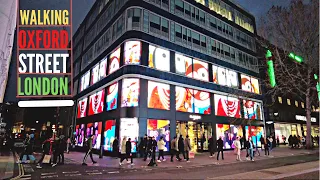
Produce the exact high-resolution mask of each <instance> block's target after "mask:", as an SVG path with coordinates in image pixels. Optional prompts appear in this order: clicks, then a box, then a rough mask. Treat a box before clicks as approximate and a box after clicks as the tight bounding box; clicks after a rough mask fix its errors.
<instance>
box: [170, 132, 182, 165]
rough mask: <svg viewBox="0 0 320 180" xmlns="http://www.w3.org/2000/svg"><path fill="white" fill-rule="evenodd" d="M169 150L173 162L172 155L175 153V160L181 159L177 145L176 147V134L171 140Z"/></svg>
mask: <svg viewBox="0 0 320 180" xmlns="http://www.w3.org/2000/svg"><path fill="white" fill-rule="evenodd" d="M170 152H171V162H173V156H174V155H176V158H177V160H179V161H181V159H180V157H179V152H178V147H177V136H174V138H173V139H172V140H171V143H170Z"/></svg>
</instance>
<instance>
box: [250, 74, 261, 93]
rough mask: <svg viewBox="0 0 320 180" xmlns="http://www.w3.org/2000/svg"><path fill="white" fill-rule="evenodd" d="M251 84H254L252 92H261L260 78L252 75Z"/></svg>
mask: <svg viewBox="0 0 320 180" xmlns="http://www.w3.org/2000/svg"><path fill="white" fill-rule="evenodd" d="M251 86H252V92H253V93H256V94H260V88H259V87H260V86H259V80H258V79H256V78H253V77H251Z"/></svg>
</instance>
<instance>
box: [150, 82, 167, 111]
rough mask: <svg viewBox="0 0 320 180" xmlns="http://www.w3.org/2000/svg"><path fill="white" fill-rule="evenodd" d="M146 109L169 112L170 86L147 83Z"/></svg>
mask: <svg viewBox="0 0 320 180" xmlns="http://www.w3.org/2000/svg"><path fill="white" fill-rule="evenodd" d="M148 108H155V109H163V110H170V85H169V84H163V83H157V82H153V81H148Z"/></svg>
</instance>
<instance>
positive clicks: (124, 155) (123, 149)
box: [119, 137, 129, 166]
mask: <svg viewBox="0 0 320 180" xmlns="http://www.w3.org/2000/svg"><path fill="white" fill-rule="evenodd" d="M126 143H127V138H126V137H124V138H123V139H122V142H121V150H120V151H121V152H120V153H121V156H120V162H119V165H120V166H122V161H123V160H124V159H126V160H127V163H129V161H128V157H127V150H126V148H127V147H126Z"/></svg>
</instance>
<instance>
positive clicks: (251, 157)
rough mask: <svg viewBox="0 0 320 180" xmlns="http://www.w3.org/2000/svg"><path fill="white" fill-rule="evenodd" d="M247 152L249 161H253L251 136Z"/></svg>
mask: <svg viewBox="0 0 320 180" xmlns="http://www.w3.org/2000/svg"><path fill="white" fill-rule="evenodd" d="M248 145H249V153H250V160H251V161H254V160H253V149H254V144H253V141H252V139H251V137H249V144H248Z"/></svg>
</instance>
